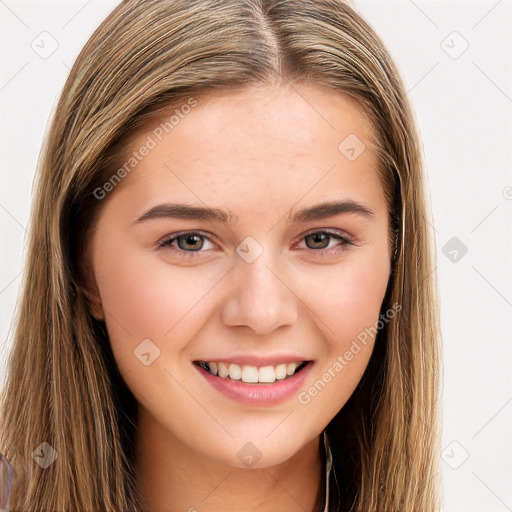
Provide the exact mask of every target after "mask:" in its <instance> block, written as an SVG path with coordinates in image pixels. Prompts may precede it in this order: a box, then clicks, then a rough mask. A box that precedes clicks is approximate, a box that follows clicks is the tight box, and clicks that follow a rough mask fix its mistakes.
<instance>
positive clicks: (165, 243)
mask: <svg viewBox="0 0 512 512" xmlns="http://www.w3.org/2000/svg"><path fill="white" fill-rule="evenodd" d="M319 234H322V235H328V236H329V237H330V238H331V239H336V240H339V241H340V242H342V243H341V245H339V246H337V247H338V248H330V249H309V248H307V249H309V251H312V252H314V253H317V254H320V255H328V254H339V253H340V252H342V251H345V250H347V248H346V246H347V245H355V244H354V243H353V242H352V241H351V240H350V239H349V238H348V237H346V236H342V235H340V234H336V233H333V232H331V231H326V230H319V231H312V232H309V233H306V234H305V235H304V236H303V237H302V238H301V241H302V240H305V239H306V238H308V237H310V236H313V235H319ZM191 235H198V236H199V237H202V238H206V239H207V240H209V241H210V242H211V240H210V237H209V236H207V235H206V234H204V233H202V232H200V231H184V232H181V233H175V234H173V235H171V236H169V237H166V238H164V239H163V240H161V241H160V242H158V247H159V248H161V249H171V248H172V250H173V252H176V253H177V254H178V257H180V258H195V257H198V256H196V254H197V253H199V254H200V253H202V252H205V251H202V250H198V251H186V250H184V249H180V248H175V247H173V246H172V245H171V244H172V243H173V242H174V241H175V240H177V239H178V238H181V237H184V236H191Z"/></svg>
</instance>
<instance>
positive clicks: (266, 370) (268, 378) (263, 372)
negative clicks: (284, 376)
mask: <svg viewBox="0 0 512 512" xmlns="http://www.w3.org/2000/svg"><path fill="white" fill-rule="evenodd" d="M258 380H259V381H260V382H274V381H275V380H276V372H275V370H274V367H273V366H262V367H261V368H260V369H259V370H258Z"/></svg>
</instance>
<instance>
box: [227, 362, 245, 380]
mask: <svg viewBox="0 0 512 512" xmlns="http://www.w3.org/2000/svg"><path fill="white" fill-rule="evenodd" d="M229 378H230V379H233V380H240V379H241V378H242V369H241V368H240V366H238V365H237V364H234V363H231V364H230V365H229Z"/></svg>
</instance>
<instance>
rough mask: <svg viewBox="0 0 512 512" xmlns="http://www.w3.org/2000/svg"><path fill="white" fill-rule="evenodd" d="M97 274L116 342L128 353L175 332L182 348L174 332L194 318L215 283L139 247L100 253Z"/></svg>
mask: <svg viewBox="0 0 512 512" xmlns="http://www.w3.org/2000/svg"><path fill="white" fill-rule="evenodd" d="M105 249H106V248H105ZM95 276H96V282H97V284H98V288H99V292H100V295H101V300H102V304H103V308H104V310H105V316H106V323H107V326H108V332H109V336H110V339H111V342H112V346H113V348H114V350H115V349H116V347H119V350H121V349H122V350H124V351H127V350H128V347H131V349H132V350H133V349H134V348H135V347H136V346H137V345H138V344H139V343H140V342H141V341H142V340H144V339H146V338H149V339H151V340H155V342H157V340H158V344H161V343H163V341H164V340H166V339H167V340H168V339H170V337H171V336H172V337H173V347H175V348H176V349H177V350H179V349H180V346H179V339H180V338H179V337H178V338H176V336H175V335H173V334H175V333H176V332H177V330H178V328H179V329H182V328H183V327H184V326H186V325H188V324H189V323H190V322H191V318H193V316H194V315H193V314H192V315H191V314H190V313H191V312H192V311H193V310H194V308H196V307H198V306H199V305H200V303H201V301H202V300H204V298H205V297H206V296H207V294H208V290H209V289H210V288H211V287H212V286H213V283H212V282H210V281H212V279H208V276H205V273H204V272H200V271H198V270H197V269H195V270H194V269H185V268H180V267H171V266H170V265H169V264H166V263H164V262H163V261H161V260H160V259H159V258H158V257H157V255H156V254H152V255H151V257H150V258H148V253H147V251H141V250H138V249H134V250H130V249H125V250H122V251H121V250H116V249H113V250H102V251H101V253H100V252H98V255H97V258H96V261H95Z"/></svg>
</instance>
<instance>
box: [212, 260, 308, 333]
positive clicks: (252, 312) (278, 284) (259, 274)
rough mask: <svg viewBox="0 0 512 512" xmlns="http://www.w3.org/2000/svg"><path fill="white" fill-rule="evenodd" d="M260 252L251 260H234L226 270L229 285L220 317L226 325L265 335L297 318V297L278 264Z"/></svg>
mask: <svg viewBox="0 0 512 512" xmlns="http://www.w3.org/2000/svg"><path fill="white" fill-rule="evenodd" d="M266 253H267V251H264V252H263V254H261V255H260V256H259V257H258V258H257V259H256V260H255V261H253V262H252V263H247V262H246V261H244V260H243V259H241V258H240V259H238V260H237V263H236V265H237V267H236V268H235V269H234V271H233V272H231V273H230V275H231V276H230V279H231V280H233V283H232V284H233V286H230V287H229V290H230V294H229V298H228V299H227V301H226V302H225V303H224V306H223V309H222V314H221V318H222V321H223V322H224V323H225V324H226V325H228V326H230V327H235V326H246V327H249V328H250V329H251V330H252V331H254V333H256V334H259V335H266V334H269V333H271V332H272V331H273V330H275V329H277V328H278V327H281V326H286V325H292V324H293V323H294V322H295V321H296V320H297V318H298V301H299V299H298V297H297V296H296V295H295V294H294V293H293V291H292V289H291V286H290V283H288V282H287V281H286V278H285V276H284V273H283V272H282V271H280V270H279V266H277V265H276V264H275V261H274V263H272V261H271V258H268V257H266Z"/></svg>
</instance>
